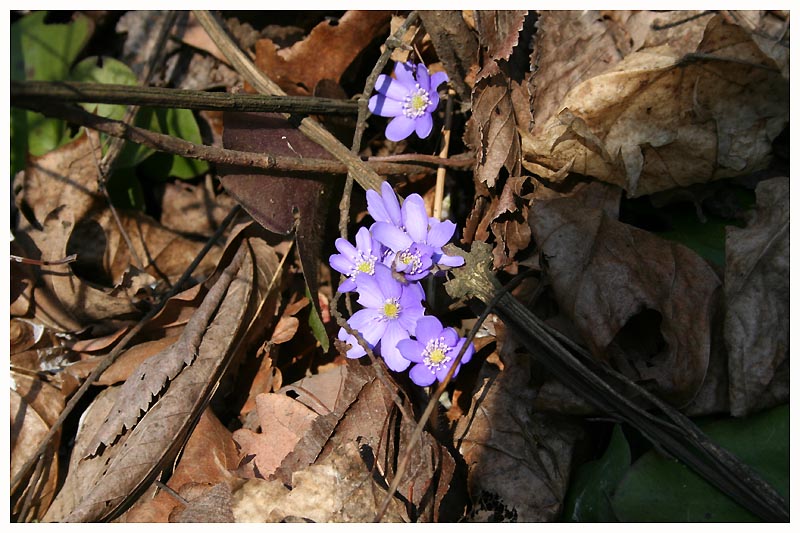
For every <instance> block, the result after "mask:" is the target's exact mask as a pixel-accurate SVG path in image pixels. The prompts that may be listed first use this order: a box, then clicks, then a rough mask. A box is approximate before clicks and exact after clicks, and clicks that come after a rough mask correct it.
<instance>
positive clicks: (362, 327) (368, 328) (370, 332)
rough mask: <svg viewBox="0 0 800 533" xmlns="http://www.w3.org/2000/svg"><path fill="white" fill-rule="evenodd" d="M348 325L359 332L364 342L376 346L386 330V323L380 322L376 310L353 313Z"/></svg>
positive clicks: (362, 310)
mask: <svg viewBox="0 0 800 533" xmlns="http://www.w3.org/2000/svg"><path fill="white" fill-rule="evenodd" d="M347 323H348V324H349V325H350V327H351V328H353V329H354V330H356V331H358V332H359V333H360V334H361V336H362V337H364V340H365V341H367V342H368V343H370V344H373V345H374V344H376V343H377V342H378V340H380V338H381V335H382V334H383V332H384V331H385V330H386V323H385V322H383V321H381V320H378V313H377V312H375V310H374V309H361V310H359V311H356V312H355V313H353V316H351V317H350V318H349V319H348V320H347Z"/></svg>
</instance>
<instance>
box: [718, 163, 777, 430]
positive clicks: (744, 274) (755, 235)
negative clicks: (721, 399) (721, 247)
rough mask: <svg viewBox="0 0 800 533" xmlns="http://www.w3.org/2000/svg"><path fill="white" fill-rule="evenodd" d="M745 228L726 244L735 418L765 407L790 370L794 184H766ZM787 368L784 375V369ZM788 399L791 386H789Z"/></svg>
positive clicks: (727, 342) (731, 234) (733, 230)
mask: <svg viewBox="0 0 800 533" xmlns="http://www.w3.org/2000/svg"><path fill="white" fill-rule="evenodd" d="M756 202H757V204H756V209H755V212H754V213H753V216H752V218H751V220H750V221H749V222H748V224H747V227H746V228H736V227H734V226H729V227H728V228H727V230H726V240H725V300H726V304H727V309H726V313H725V345H726V347H727V348H728V373H729V380H730V402H731V414H733V415H734V416H744V415H746V414H748V413H749V412H751V411H753V410H754V409H756V408H758V407H761V406H762V403H763V400H764V398H762V396H764V393H765V392H766V391H767V389H768V388H769V387H770V384H771V383H772V382H773V380H775V379H776V377H777V376H778V375H780V374H784V375H783V376H781V377H782V378H786V379H788V373H787V372H786V370H787V369H788V366H789V278H790V275H789V178H774V179H771V180H768V181H763V182H761V183H759V184H758V187H757V188H756ZM783 366H785V367H787V368H786V369H782V368H781V367H783ZM784 389H785V390H784V392H785V393H786V397H785V398H781V397H780V394H779V396H778V398H776V399H775V400H777V401H782V400H785V399H788V392H789V391H788V381H787V382H786V385H785V386H784Z"/></svg>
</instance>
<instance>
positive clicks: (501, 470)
mask: <svg viewBox="0 0 800 533" xmlns="http://www.w3.org/2000/svg"><path fill="white" fill-rule="evenodd" d="M504 339H505V340H504V342H503V347H502V349H501V350H502V352H503V354H502V358H503V364H504V369H503V370H502V371H499V370H498V369H497V367H496V366H494V365H493V364H486V365H484V369H483V371H484V373H485V374H484V376H485V377H484V378H483V380H482V382H481V383H480V384H479V386H478V387H476V390H475V392H474V393H473V395H472V405H471V407H470V410H469V412H468V413H467V415H466V416H465V417H463V418H462V419H461V420H460V421H459V422H458V425H457V426H456V431H455V437H454V438H455V444H456V447H457V448H458V450H459V451H460V452H461V455H462V456H463V457H464V461H465V462H466V464H467V468H468V474H467V488H468V491H469V495H470V498H471V500H472V503H473V507H472V511H471V513H470V515H469V517H468V519H469V520H470V521H474V522H550V521H553V520H555V519H556V518H557V517H558V513H559V511H560V509H561V502H562V501H563V498H564V495H565V494H566V489H567V481H568V472H569V465H570V463H571V461H572V450H573V446H574V443H575V441H576V440H577V438H578V437H579V436H580V434H581V431H580V429H579V428H578V426H576V425H574V424H571V423H567V422H564V421H560V420H559V419H558V418H557V417H553V416H551V415H547V414H543V413H538V412H536V410H535V408H534V406H533V401H534V399H535V398H536V395H537V393H536V390H535V389H533V388H532V387H531V383H530V377H531V370H530V359H531V357H530V355H528V354H526V353H522V352H517V350H516V346H515V345H516V343H515V342H514V341H513V338H512V337H511V336H509V335H505V336H504Z"/></svg>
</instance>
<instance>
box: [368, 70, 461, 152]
mask: <svg viewBox="0 0 800 533" xmlns="http://www.w3.org/2000/svg"><path fill="white" fill-rule="evenodd" d="M415 71H416V77H415V75H414V73H415ZM394 76H395V79H392V78H390V77H389V76H387V75H386V74H381V75H380V76H378V79H377V81H376V82H375V90H376V91H378V94H376V95H375V96H373V97H372V98H370V99H369V110H370V111H372V112H373V113H375V114H376V115H380V116H382V117H394V119H393V120H392V121H391V122H389V125H388V126H386V138H387V139H389V140H390V141H402V140H403V139H405V138H406V137H408V136H409V135H411V132H413V131H416V132H417V135H418V136H419V137H420V138H421V139H424V138H425V137H427V136H428V135H430V133H431V130H432V129H433V118H432V117H431V114H432V113H433V112H434V111H435V110H436V107H437V106H438V105H439V93H437V92H436V90H437V89H438V87H439V85H441V84H442V83H444V82H446V81H447V74H445V73H444V72H436V73H434V74H433V75H430V74H428V69H427V68H425V65H421V64H420V65H414V64H412V63H397V64H396V65H395V67H394Z"/></svg>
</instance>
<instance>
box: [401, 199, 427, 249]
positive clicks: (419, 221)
mask: <svg viewBox="0 0 800 533" xmlns="http://www.w3.org/2000/svg"><path fill="white" fill-rule="evenodd" d="M402 211H403V225H404V226H405V227H406V231H407V232H408V235H409V236H410V237H411V238H412V239H414V241H415V242H419V243H424V242H425V240H426V239H427V237H428V212H427V211H426V210H425V200H423V199H422V196H420V195H419V194H417V193H414V194H411V195H409V196H408V198H406V199H405V201H404V202H403V207H402ZM409 246H410V245H409Z"/></svg>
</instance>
